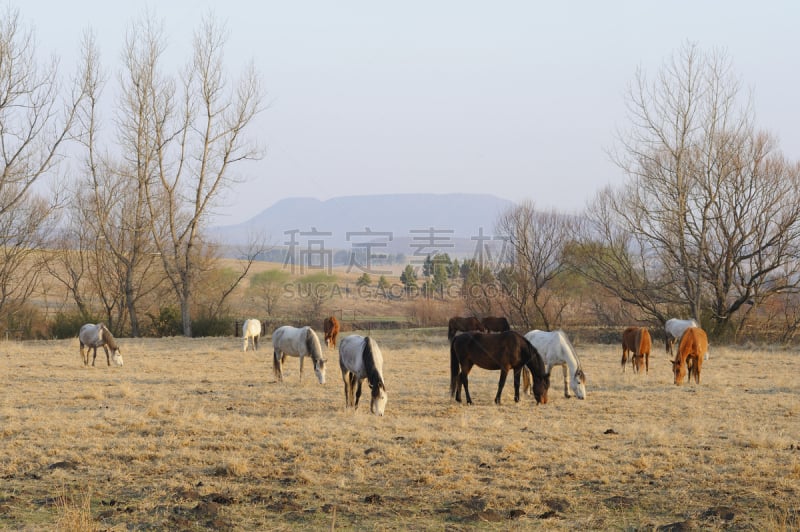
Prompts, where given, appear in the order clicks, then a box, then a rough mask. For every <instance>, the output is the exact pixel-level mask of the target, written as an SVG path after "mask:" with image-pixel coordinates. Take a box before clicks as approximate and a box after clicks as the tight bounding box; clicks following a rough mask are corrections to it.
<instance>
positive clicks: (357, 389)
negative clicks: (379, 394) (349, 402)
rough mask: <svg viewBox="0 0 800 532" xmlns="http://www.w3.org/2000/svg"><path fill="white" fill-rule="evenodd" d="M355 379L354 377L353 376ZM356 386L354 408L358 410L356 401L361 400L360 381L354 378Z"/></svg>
mask: <svg viewBox="0 0 800 532" xmlns="http://www.w3.org/2000/svg"><path fill="white" fill-rule="evenodd" d="M353 377H354V378H355V375H354V376H353ZM356 381H358V384H357V385H356V403H355V407H356V408H358V400H359V399H361V379H358V378H356Z"/></svg>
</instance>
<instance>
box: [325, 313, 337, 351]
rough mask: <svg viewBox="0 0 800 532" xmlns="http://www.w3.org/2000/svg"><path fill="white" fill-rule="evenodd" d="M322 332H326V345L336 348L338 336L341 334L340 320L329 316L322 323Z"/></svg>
mask: <svg viewBox="0 0 800 532" xmlns="http://www.w3.org/2000/svg"><path fill="white" fill-rule="evenodd" d="M322 330H323V331H325V345H327V346H328V347H333V348H335V347H336V336H337V335H338V334H339V320H337V319H336V316H329V317H327V318H325V321H323V322H322Z"/></svg>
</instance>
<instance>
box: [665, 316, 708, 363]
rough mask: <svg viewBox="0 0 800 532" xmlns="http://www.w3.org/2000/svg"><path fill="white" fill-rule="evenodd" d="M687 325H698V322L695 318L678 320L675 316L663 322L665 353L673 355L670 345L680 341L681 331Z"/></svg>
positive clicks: (687, 326) (686, 327)
mask: <svg viewBox="0 0 800 532" xmlns="http://www.w3.org/2000/svg"><path fill="white" fill-rule="evenodd" d="M689 327H700V324H699V323H697V321H695V320H679V319H676V318H672V319H669V320H667V322H666V323H665V324H664V342H665V344H666V348H667V354H668V355H669V356H670V357H671V356H673V351H672V347H673V346H674V345H675V342H679V343H680V340H681V336H682V335H683V332H684V331H685V330H686V329H688V328H689Z"/></svg>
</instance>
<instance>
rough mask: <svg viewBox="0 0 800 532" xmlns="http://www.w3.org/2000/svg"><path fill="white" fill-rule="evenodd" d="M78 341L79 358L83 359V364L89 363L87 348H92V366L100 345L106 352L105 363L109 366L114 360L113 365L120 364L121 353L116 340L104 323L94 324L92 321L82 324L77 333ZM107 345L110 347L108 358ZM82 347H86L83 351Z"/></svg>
mask: <svg viewBox="0 0 800 532" xmlns="http://www.w3.org/2000/svg"><path fill="white" fill-rule="evenodd" d="M78 341H79V342H80V344H81V358H82V359H83V365H84V366H88V365H89V349H94V352H93V355H92V366H94V361H95V359H96V358H97V348H98V347H102V348H103V350H104V351H105V352H106V363H107V364H108V365H109V366H111V360H113V361H114V365H115V366H121V365H122V353H121V352H120V350H119V346H118V345H117V342H116V340H114V336H113V335H112V334H111V331H109V330H108V327H106V326H105V324H103V323H98V324H96V325H95V324H94V323H87V324H85V325H83V326H82V327H81V330H80V332H79V333H78ZM109 347H110V348H111V356H110V358H109V353H108V348H109ZM84 348H86V350H85V351H84Z"/></svg>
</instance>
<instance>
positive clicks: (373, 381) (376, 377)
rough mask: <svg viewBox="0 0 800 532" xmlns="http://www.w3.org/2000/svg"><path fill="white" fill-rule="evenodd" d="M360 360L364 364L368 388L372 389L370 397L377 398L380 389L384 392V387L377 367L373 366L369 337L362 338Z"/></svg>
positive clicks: (373, 358) (373, 359) (373, 360)
mask: <svg viewBox="0 0 800 532" xmlns="http://www.w3.org/2000/svg"><path fill="white" fill-rule="evenodd" d="M361 358H362V360H363V362H364V371H365V372H366V374H367V381H369V387H370V388H372V396H373V397H377V396H378V395H379V394H380V388H381V387H382V388H383V389H384V390H385V389H386V386H385V385H384V384H383V377H382V376H381V372H380V371H378V367H377V366H376V365H375V355H373V353H372V339H371V338H370V337H369V336H367V337H366V338H364V348H363V350H362V351H361Z"/></svg>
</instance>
